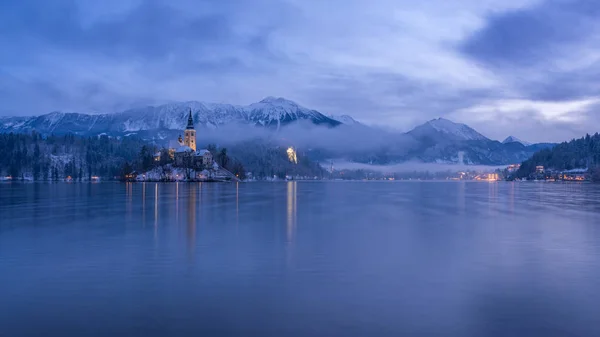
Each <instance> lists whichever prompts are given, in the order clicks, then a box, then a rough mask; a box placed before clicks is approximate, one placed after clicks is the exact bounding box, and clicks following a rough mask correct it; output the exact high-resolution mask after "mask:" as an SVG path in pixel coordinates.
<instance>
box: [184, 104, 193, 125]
mask: <svg viewBox="0 0 600 337" xmlns="http://www.w3.org/2000/svg"><path fill="white" fill-rule="evenodd" d="M185 128H186V129H192V130H193V129H194V118H193V117H192V109H191V108H190V115H189V116H188V123H187V126H186V127H185Z"/></svg>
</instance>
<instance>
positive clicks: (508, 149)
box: [0, 97, 552, 165]
mask: <svg viewBox="0 0 600 337" xmlns="http://www.w3.org/2000/svg"><path fill="white" fill-rule="evenodd" d="M190 109H191V110H192V114H193V117H194V122H195V124H196V127H197V128H198V129H199V130H200V129H201V128H210V129H219V128H221V127H224V126H227V125H232V124H238V125H241V126H242V127H247V128H260V129H262V130H265V129H266V130H279V131H281V132H282V133H284V135H282V136H283V137H278V138H281V139H283V138H285V139H286V141H287V142H297V143H298V146H302V145H304V146H306V147H307V148H310V149H311V151H312V153H313V154H314V155H315V159H317V160H326V159H329V158H348V159H349V160H354V161H358V162H366V163H377V164H389V163H399V162H405V161H415V160H416V161H422V162H444V163H457V162H461V163H465V164H489V165H500V164H512V163H518V162H521V161H523V160H525V159H528V158H529V157H530V156H531V155H532V154H533V153H534V152H535V151H538V150H540V149H542V148H545V147H551V146H552V144H535V145H525V144H526V143H524V142H521V141H519V143H517V142H516V141H508V140H505V142H504V143H501V142H499V141H495V140H490V139H488V138H487V137H485V136H483V135H482V134H480V133H479V132H477V131H475V130H474V129H472V128H470V127H469V126H467V125H465V124H460V123H454V122H452V121H450V120H447V119H443V118H438V119H434V120H430V121H428V122H426V123H424V124H422V125H420V126H417V127H416V128H414V129H413V130H411V131H409V132H407V133H400V132H393V131H389V130H383V129H379V128H374V127H370V126H367V125H363V124H360V123H358V122H356V121H355V120H354V119H353V118H352V117H350V116H346V115H344V116H326V115H324V114H322V113H320V112H318V111H316V110H311V109H307V108H305V107H302V106H300V105H298V104H297V103H295V102H292V101H289V100H286V99H284V98H275V97H267V98H265V99H263V100H262V101H260V102H257V103H253V104H250V105H248V106H238V105H231V104H216V103H202V102H196V101H191V102H180V103H170V104H164V105H160V106H154V107H153V106H150V107H143V108H136V109H130V110H126V111H122V112H117V113H112V114H95V115H94V114H81V113H64V112H52V113H49V114H45V115H42V116H36V117H0V133H2V132H17V133H22V132H31V131H33V130H35V131H37V132H39V133H41V134H51V133H54V134H66V133H75V134H79V135H84V136H94V135H112V136H131V135H136V136H139V137H142V138H144V139H146V140H152V141H155V142H156V143H159V144H165V143H167V142H168V141H169V140H174V139H176V137H177V135H178V134H180V133H181V130H183V129H184V128H185V126H186V123H187V116H188V113H189V111H190ZM297 122H304V123H305V124H314V125H317V126H323V128H314V129H311V128H305V127H303V128H301V129H293V128H289V129H288V128H287V127H285V126H286V125H289V124H293V123H297ZM339 125H344V126H345V125H351V126H352V125H355V126H356V127H340V128H338V127H337V126H339ZM330 129H334V130H330ZM240 130H242V129H240ZM286 132H288V133H287V134H285V133H286ZM199 134H202V135H207V134H210V132H199ZM214 134H217V135H219V132H216V133H213V135H214ZM249 134H252V135H253V136H252V137H256V135H257V133H256V132H252V133H250V132H249ZM220 136H221V139H222V140H228V139H231V141H234V139H235V140H236V141H238V142H239V141H240V139H241V138H240V137H239V136H236V137H229V136H230V135H223V134H221V135H220ZM208 137H210V136H208ZM267 138H268V137H267ZM510 139H511V140H514V139H516V138H514V137H512V138H510ZM207 140H208V139H205V140H204V141H207ZM521 144H523V145H521ZM524 145H525V146H524Z"/></svg>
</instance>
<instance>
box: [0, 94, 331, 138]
mask: <svg viewBox="0 0 600 337" xmlns="http://www.w3.org/2000/svg"><path fill="white" fill-rule="evenodd" d="M190 109H191V110H192V114H193V116H194V122H195V123H196V126H198V127H208V128H218V127H219V126H222V125H226V124H232V123H238V124H248V125H253V126H263V127H280V126H283V125H286V124H290V123H293V122H296V121H307V122H310V123H313V124H316V125H325V126H330V127H332V126H337V125H339V124H340V122H338V121H336V120H334V119H331V118H329V117H327V116H325V115H323V114H321V113H320V112H318V111H316V110H310V109H307V108H304V107H302V106H300V105H298V104H297V103H295V102H292V101H289V100H286V99H283V98H274V97H268V98H265V99H264V100H262V101H260V102H258V103H254V104H250V105H249V106H237V105H231V104H216V103H202V102H195V101H191V102H183V103H170V104H164V105H160V106H156V107H153V106H149V107H144V108H136V109H130V110H126V111H123V112H117V113H112V114H97V115H90V114H82V113H64V112H52V113H49V114H46V115H42V116H36V117H4V118H2V119H0V132H30V131H33V130H36V131H37V132H40V133H42V134H50V133H55V134H62V133H75V134H80V135H96V134H101V133H104V134H114V135H127V134H132V133H147V132H152V133H155V132H161V131H169V130H182V129H184V128H185V125H186V123H187V114H188V113H189V110H190Z"/></svg>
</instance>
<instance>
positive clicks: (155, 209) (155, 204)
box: [154, 183, 158, 238]
mask: <svg viewBox="0 0 600 337" xmlns="http://www.w3.org/2000/svg"><path fill="white" fill-rule="evenodd" d="M157 235H158V183H156V184H155V185H154V238H156V237H157Z"/></svg>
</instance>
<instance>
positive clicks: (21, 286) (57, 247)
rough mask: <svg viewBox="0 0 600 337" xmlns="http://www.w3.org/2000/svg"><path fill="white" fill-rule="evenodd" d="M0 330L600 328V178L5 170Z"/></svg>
mask: <svg viewBox="0 0 600 337" xmlns="http://www.w3.org/2000/svg"><path fill="white" fill-rule="evenodd" d="M0 336H11V337H12V336H461V337H462V336H477V337H480V336H600V186H594V185H588V184H544V183H538V184H536V183H460V182H456V183H432V182H423V183H367V182H348V183H344V182H317V183H311V182H288V183H285V182H283V183H264V184H263V183H246V184H239V185H236V184H206V183H205V184H198V183H193V184H185V183H184V184H182V183H180V184H174V183H173V184H155V183H144V184H142V183H139V184H118V183H102V184H0Z"/></svg>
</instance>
